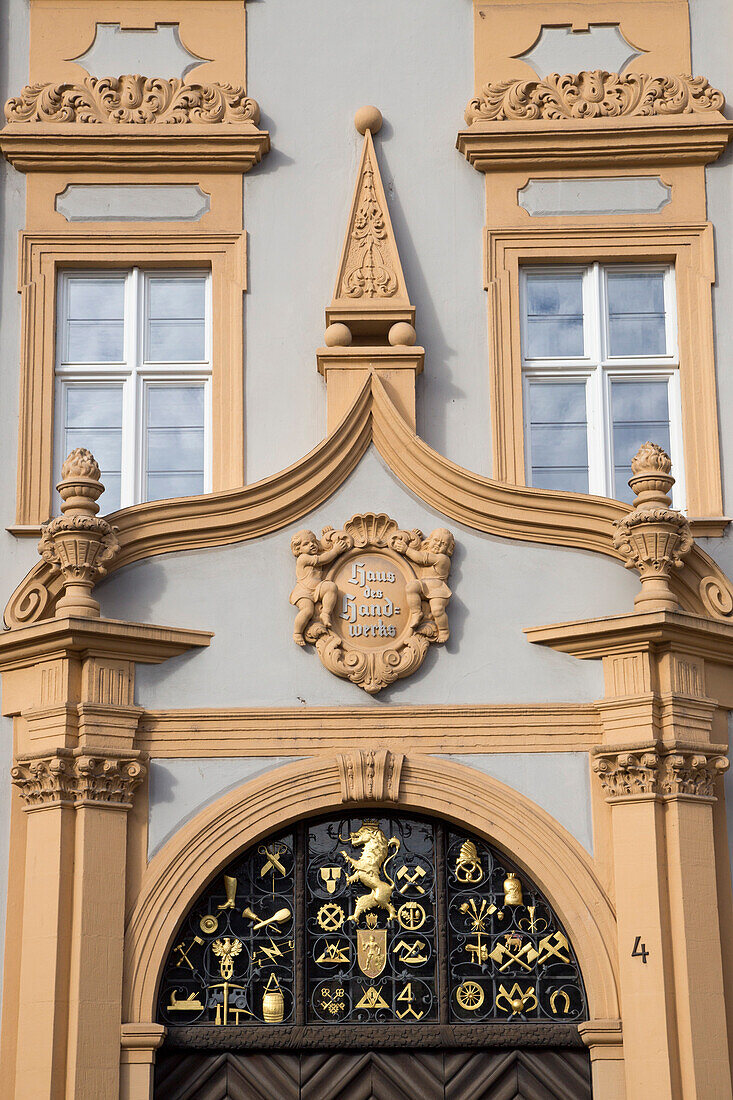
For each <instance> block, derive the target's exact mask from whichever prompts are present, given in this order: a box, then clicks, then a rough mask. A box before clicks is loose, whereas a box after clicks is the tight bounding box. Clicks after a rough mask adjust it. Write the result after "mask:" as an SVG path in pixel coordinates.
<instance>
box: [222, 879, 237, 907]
mask: <svg viewBox="0 0 733 1100" xmlns="http://www.w3.org/2000/svg"><path fill="white" fill-rule="evenodd" d="M224 889H225V891H226V895H227V900H226V901H225V902H224V904H223V905H220V906H219V907H218V908H219V909H233V908H234V900H235V898H236V896H237V880H236V879H235V878H232V877H231V875H224Z"/></svg>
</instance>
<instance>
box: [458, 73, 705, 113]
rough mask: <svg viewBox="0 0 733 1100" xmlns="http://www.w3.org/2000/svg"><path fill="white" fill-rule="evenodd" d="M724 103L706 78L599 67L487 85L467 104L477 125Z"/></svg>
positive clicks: (700, 109) (695, 109) (699, 109)
mask: <svg viewBox="0 0 733 1100" xmlns="http://www.w3.org/2000/svg"><path fill="white" fill-rule="evenodd" d="M724 105H725V99H724V97H723V94H722V92H719V91H718V90H717V88H711V87H710V85H709V84H708V82H707V80H706V78H705V77H703V76H688V75H685V74H682V75H679V76H676V75H670V76H648V75H646V74H645V73H623V74H621V75H619V74H618V73H607V72H604V71H603V70H601V69H596V70H594V71H592V72H581V73H577V74H571V73H566V74H560V73H551V74H550V75H549V76H546V77H545V78H544V79H543V80H539V79H535V80H506V81H502V82H500V83H497V84H486V85H484V87H483V88H482V89H481V94H480V95H479V96H477V97H476V98H475V99H472V100H471V102H470V103H469V104H468V107H467V108H466V113H465V118H466V122H467V123H468V125H469V126H472V125H473V124H474V123H476V122H497V121H535V120H537V119H548V120H549V121H557V120H559V119H566V118H619V117H621V116H636V117H645V116H650V115H689V114H704V113H706V112H709V111H720V110H722V108H723V106H724Z"/></svg>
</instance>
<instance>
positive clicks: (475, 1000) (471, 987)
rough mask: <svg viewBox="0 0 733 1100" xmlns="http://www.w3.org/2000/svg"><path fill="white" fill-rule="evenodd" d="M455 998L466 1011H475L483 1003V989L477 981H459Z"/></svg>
mask: <svg viewBox="0 0 733 1100" xmlns="http://www.w3.org/2000/svg"><path fill="white" fill-rule="evenodd" d="M456 1000H457V1001H458V1003H459V1005H460V1006H461V1008H463V1009H465V1010H466V1012H476V1010H477V1009H479V1008H481V1005H482V1004H483V1003H484V991H483V989H482V988H481V986H480V985H479V984H478V982H461V984H460V985H459V986H458V989H457V990H456Z"/></svg>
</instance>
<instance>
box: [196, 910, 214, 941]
mask: <svg viewBox="0 0 733 1100" xmlns="http://www.w3.org/2000/svg"><path fill="white" fill-rule="evenodd" d="M218 927H219V918H218V917H215V916H214V915H213V914H212V913H207V914H206V916H205V917H202V918H201V920H200V921H199V928H200V929H201V931H202V932H205V933H206V935H207V936H213V935H214V932H216V930H217V928H218Z"/></svg>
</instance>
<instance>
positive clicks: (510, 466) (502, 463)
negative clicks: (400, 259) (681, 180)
mask: <svg viewBox="0 0 733 1100" xmlns="http://www.w3.org/2000/svg"><path fill="white" fill-rule="evenodd" d="M485 248H486V289H487V291H488V293H489V372H490V414H491V432H492V456H493V477H494V478H495V479H496V480H498V481H502V482H508V483H510V484H515V485H526V484H527V480H526V475H525V445H524V407H523V406H524V402H523V392H522V390H523V380H522V348H521V299H520V268H521V267H522V266H523V265H538V266H541V265H544V264H548V265H549V264H567V265H573V264H575V265H579V266H580V265H584V264H591V263H596V262H598V263H601V264H612V263H617V264H628V263H634V262H641V263H645V264H649V265H653V264H658V265H663V264H669V265H671V266H672V267H673V268H674V279H675V287H676V306H677V319H678V346H679V378H680V401H681V407H682V436H683V454H684V465H685V471H686V486H685V489H686V494H685V495H686V503H687V511H688V513H689V515H690V517H691V518H692V519H693V520H700V521H703V522H700V523H698V524H697V525H694V524H693V526H695V527H696V533H697V534H699V535H720V534H722V532H723V530H724V528H725V526H726V524H727V522H728V521H727V519H726V518H725V517H724V514H723V498H722V485H721V472H720V442H719V434H718V412H717V393H716V390H717V387H716V378H715V355H714V343H713V321H712V292H711V288H712V284H713V282H714V280H715V263H714V253H713V229H712V226H711V225H710V224H709V223H708V222H704V223H697V224H694V223H693V224H685V225H664V226H659V225H657V226H644V225H624V226H613V227H610V226H588V227H586V226H568V225H564V226H546V227H540V226H537V227H534V226H533V227H532V228H531V229H526V230H525V229H497V230H492V229H487V230H486V237H485ZM568 495H569V496H573V495H574V494H568Z"/></svg>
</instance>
